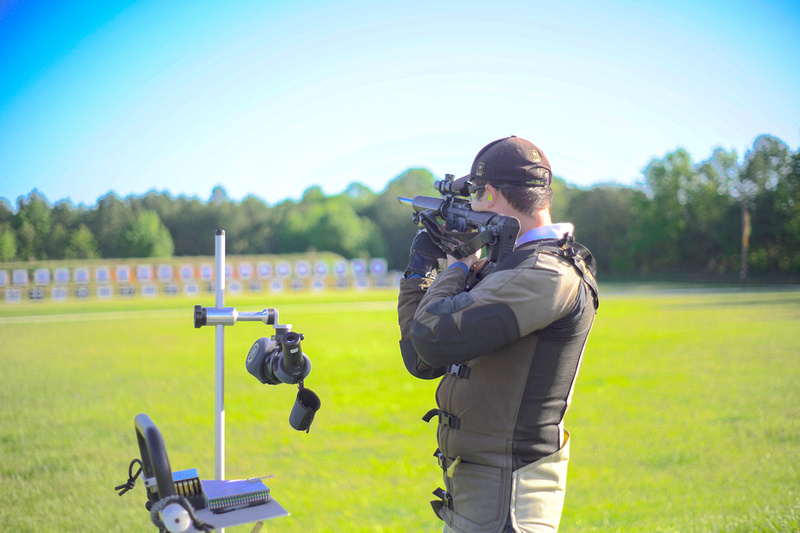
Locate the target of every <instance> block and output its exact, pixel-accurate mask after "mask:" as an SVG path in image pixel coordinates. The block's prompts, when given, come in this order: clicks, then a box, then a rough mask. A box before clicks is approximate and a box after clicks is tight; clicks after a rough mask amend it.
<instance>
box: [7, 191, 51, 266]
mask: <svg viewBox="0 0 800 533" xmlns="http://www.w3.org/2000/svg"><path fill="white" fill-rule="evenodd" d="M14 227H15V228H16V230H17V245H18V250H17V251H18V255H19V256H20V258H21V259H25V260H30V259H47V252H46V248H45V246H46V243H47V238H48V237H49V235H50V230H51V225H50V204H49V202H48V201H47V199H46V198H45V197H44V196H43V195H42V194H41V193H40V192H39V191H38V190H36V189H34V190H33V191H31V192H30V194H28V196H27V197H26V198H19V200H17V214H16V216H15V217H14Z"/></svg>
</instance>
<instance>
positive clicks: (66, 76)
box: [0, 0, 800, 206]
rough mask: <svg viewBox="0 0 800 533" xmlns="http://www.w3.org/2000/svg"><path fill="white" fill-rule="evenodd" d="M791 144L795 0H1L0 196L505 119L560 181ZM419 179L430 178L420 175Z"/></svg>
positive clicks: (477, 139) (433, 140)
mask: <svg viewBox="0 0 800 533" xmlns="http://www.w3.org/2000/svg"><path fill="white" fill-rule="evenodd" d="M764 133H769V134H772V135H775V136H777V137H779V138H780V139H782V140H783V141H784V142H786V143H787V144H788V145H789V146H790V148H791V149H793V150H796V149H797V148H798V147H799V146H800V4H798V3H797V2H796V1H794V2H790V1H785V2H780V1H773V2H769V1H767V2H755V1H728V2H720V1H716V0H712V1H707V2H697V1H696V0H692V1H683V0H673V1H669V2H667V1H663V2H662V1H651V2H648V1H639V2H636V1H623V0H617V1H608V2H602V1H593V2H588V1H586V2H584V1H575V2H558V1H547V2H539V1H532V0H528V1H516V0H509V1H506V2H497V3H493V2H475V1H461V2H450V1H444V2H430V1H426V2H422V1H419V2H418V1H413V0H412V1H404V2H375V1H372V2H367V1H361V0H353V1H348V0H344V1H337V2H322V1H281V2H274V1H234V0H228V1H213V0H192V1H184V0H171V1H166V0H162V1H146V0H143V1H115V0H105V1H82V2H79V1H72V0H60V1H36V0H29V1H25V0H16V1H13V0H12V1H8V0H0V197H3V198H5V199H7V200H9V201H10V202H11V203H12V205H13V204H14V203H15V202H16V199H17V197H19V196H20V195H26V194H27V193H28V192H30V191H31V189H33V188H37V189H39V190H40V191H41V192H42V193H43V194H44V195H45V196H46V197H47V198H48V199H49V200H50V201H51V202H53V203H55V202H57V201H59V200H62V199H69V200H70V201H72V202H73V203H75V204H79V203H83V204H86V205H89V206H90V205H94V203H95V202H96V200H97V199H98V197H100V196H102V195H104V194H106V193H108V192H109V191H114V192H115V193H117V194H118V195H120V196H126V195H128V194H136V195H139V194H143V193H145V192H147V191H149V190H152V189H155V190H158V191H167V192H169V193H171V194H173V195H181V194H185V195H188V196H197V197H199V198H200V199H202V200H205V199H208V198H209V196H210V194H211V190H212V189H213V187H215V186H216V185H222V186H223V187H224V188H225V190H226V191H227V192H228V195H229V196H230V197H231V198H233V199H236V200H239V199H242V198H243V197H245V196H246V195H248V194H253V195H255V196H257V197H259V198H262V199H264V200H265V201H267V202H268V203H270V204H274V203H277V202H279V201H282V200H284V199H286V198H299V197H300V196H301V195H302V193H303V191H304V190H305V189H307V188H308V187H310V186H313V185H319V186H321V187H322V189H323V191H325V193H326V194H335V193H339V192H342V191H344V190H345V189H346V187H347V185H348V184H350V183H352V182H360V183H363V184H365V185H367V186H368V187H370V188H371V189H372V190H374V191H380V190H382V189H383V188H384V187H385V185H386V184H387V183H388V182H389V181H390V180H391V179H393V178H394V177H396V176H397V175H399V174H400V173H402V172H403V171H404V170H406V169H408V168H411V167H425V168H428V169H429V170H431V171H432V172H433V173H434V174H435V175H436V176H442V175H443V174H445V173H453V174H456V175H462V174H465V173H466V172H468V171H469V167H470V164H471V162H472V159H473V157H474V156H475V154H476V153H477V151H478V150H479V149H480V148H481V147H482V146H484V145H485V144H487V143H488V142H490V141H492V140H494V139H497V138H500V137H505V136H508V135H511V134H514V135H518V136H520V137H524V138H526V139H528V140H530V141H532V142H533V143H535V144H536V145H537V146H539V148H541V149H542V150H543V151H544V152H545V154H546V155H547V156H548V158H549V160H550V162H551V164H552V166H553V169H554V172H555V174H556V175H558V176H561V177H562V178H564V179H565V180H567V182H569V183H572V184H575V185H584V186H588V185H591V184H594V183H599V182H609V181H615V182H618V183H623V184H633V183H635V182H637V181H638V180H640V179H641V171H642V169H643V168H644V166H646V165H647V163H648V162H649V161H650V160H651V159H652V158H654V157H663V156H664V154H666V153H668V152H671V151H673V150H675V149H676V148H678V147H684V148H686V149H687V150H688V151H689V153H690V154H691V155H692V157H693V158H694V159H695V160H696V161H700V160H703V159H705V158H707V157H709V155H710V154H711V152H712V150H713V149H714V148H715V147H717V146H721V147H723V148H726V149H736V150H737V151H738V152H739V154H740V156H741V155H743V154H744V152H745V151H746V150H747V149H748V148H749V147H751V146H752V142H753V140H754V139H755V138H756V136H758V135H760V134H764ZM421 192H422V191H421Z"/></svg>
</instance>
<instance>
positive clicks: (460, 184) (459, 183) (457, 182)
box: [453, 174, 472, 191]
mask: <svg viewBox="0 0 800 533" xmlns="http://www.w3.org/2000/svg"><path fill="white" fill-rule="evenodd" d="M471 177H472V174H467V175H466V176H461V177H460V178H458V179H457V180H454V181H453V190H454V191H457V190H459V189H460V188H461V187H463V186H464V184H465V183H466V182H467V181H469V179H470V178H471Z"/></svg>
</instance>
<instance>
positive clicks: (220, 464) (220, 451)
mask: <svg viewBox="0 0 800 533" xmlns="http://www.w3.org/2000/svg"><path fill="white" fill-rule="evenodd" d="M214 256H215V258H216V265H215V266H216V286H215V288H216V299H215V301H214V305H215V307H216V308H217V309H222V308H223V307H225V230H221V229H218V230H217V235H216V238H215V244H214ZM214 333H215V334H214V340H215V346H216V359H215V372H214V376H215V377H214V380H215V382H214V406H215V409H216V416H215V418H214V431H215V439H214V458H215V465H214V473H215V476H216V479H220V480H221V479H225V326H223V325H222V324H218V325H217V326H216V327H215V330H214Z"/></svg>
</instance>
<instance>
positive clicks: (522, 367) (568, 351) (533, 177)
mask: <svg viewBox="0 0 800 533" xmlns="http://www.w3.org/2000/svg"><path fill="white" fill-rule="evenodd" d="M460 180H468V182H469V183H468V186H469V191H470V195H471V200H472V202H471V208H472V210H474V211H489V212H494V213H497V214H500V215H504V216H512V217H515V218H517V219H519V222H520V232H519V236H518V238H517V241H516V247H515V249H514V251H513V252H511V253H510V254H508V255H506V256H505V257H504V258H502V259H500V260H499V261H498V262H497V264H493V263H485V262H481V261H479V260H478V257H477V254H476V255H471V256H468V257H465V258H462V259H460V260H457V259H455V258H454V257H452V256H447V257H446V262H447V265H448V266H447V268H446V269H444V270H443V271H441V272H438V274H437V272H436V269H437V265H438V264H440V263H439V259H440V258H441V259H444V256H445V254H444V252H442V251H441V249H440V247H439V246H437V244H436V243H434V242H433V241H432V239H431V237H430V233H429V232H427V231H425V230H424V229H423V230H421V231H420V232H419V233H418V234H417V236H416V238H415V239H414V242H413V243H412V246H411V254H410V259H409V266H408V269H407V270H406V272H405V277H404V279H403V280H401V284H400V296H399V301H398V317H399V323H400V329H401V340H400V349H401V352H402V355H403V360H404V362H405V365H406V368H407V369H408V370H409V372H410V373H411V374H412V375H414V376H415V377H418V378H421V379H434V378H439V377H441V382H440V384H439V387H438V389H437V391H436V403H437V407H438V408H437V409H432V410H431V411H430V412H429V413H427V414H426V415H425V417H424V419H425V420H427V421H434V422H437V423H438V428H437V441H438V445H439V448H438V450H437V451H436V454H435V456H436V458H437V459H438V462H439V466H440V467H441V468H442V475H443V480H444V487H440V488H438V489H437V490H436V491H435V492H434V494H435V495H436V496H437V497H438V498H439V499H437V500H435V501H433V502H431V504H432V505H433V508H434V511H435V512H436V514H437V515H438V516H439V517H440V518H441V519H442V520H444V522H445V526H444V531H445V532H451V531H452V532H464V533H480V532H511V531H514V532H539V531H556V530H557V529H558V525H559V521H560V519H561V510H562V507H563V503H564V491H565V486H566V479H567V462H568V460H569V439H570V435H569V433H568V432H567V431H566V430H565V429H564V424H563V421H564V414H565V413H566V411H567V408H568V407H569V405H570V401H571V398H572V391H573V387H574V384H575V379H576V377H577V374H578V369H579V367H580V364H581V359H582V357H583V353H584V348H585V346H586V340H587V338H588V336H589V331H590V329H591V328H592V323H593V321H594V317H595V313H596V309H597V305H598V295H597V284H596V282H595V275H594V260H593V258H592V256H591V253H590V252H589V251H588V250H587V249H586V248H585V247H583V246H581V245H580V244H578V243H576V242H574V240H573V239H572V230H573V227H572V225H571V224H553V223H552V221H551V219H550V210H549V208H550V202H551V199H552V195H553V191H552V189H551V188H550V183H551V180H552V171H551V169H550V163H549V162H548V160H547V158H546V157H545V155H544V154H543V153H542V151H541V150H539V149H538V148H537V147H536V146H534V145H533V144H531V143H530V142H528V141H525V140H523V139H520V138H517V137H513V136H512V137H508V138H505V139H499V140H497V141H494V142H492V143H490V144H488V145H487V146H485V147H484V148H483V149H482V150H481V151H480V152H478V155H477V156H476V157H475V160H474V162H473V164H472V170H471V172H470V174H469V175H468V176H464V177H463V178H460ZM443 263H444V261H442V263H441V264H443Z"/></svg>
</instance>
